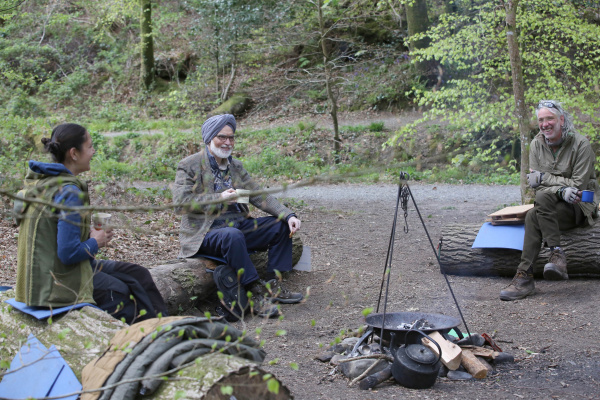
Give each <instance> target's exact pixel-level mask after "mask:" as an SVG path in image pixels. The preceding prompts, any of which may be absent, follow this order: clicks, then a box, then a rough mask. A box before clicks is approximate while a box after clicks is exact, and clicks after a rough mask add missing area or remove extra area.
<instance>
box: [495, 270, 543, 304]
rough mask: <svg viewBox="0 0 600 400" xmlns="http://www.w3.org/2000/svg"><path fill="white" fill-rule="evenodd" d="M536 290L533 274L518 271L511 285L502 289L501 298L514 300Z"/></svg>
mask: <svg viewBox="0 0 600 400" xmlns="http://www.w3.org/2000/svg"><path fill="white" fill-rule="evenodd" d="M534 290H535V282H534V281H533V274H528V273H526V272H524V271H517V274H516V275H515V277H514V278H513V280H512V282H511V283H510V285H508V286H507V287H505V288H504V289H502V290H501V291H500V300H504V301H512V300H519V299H523V298H525V297H527V296H529V295H530V294H531V293H533V291H534Z"/></svg>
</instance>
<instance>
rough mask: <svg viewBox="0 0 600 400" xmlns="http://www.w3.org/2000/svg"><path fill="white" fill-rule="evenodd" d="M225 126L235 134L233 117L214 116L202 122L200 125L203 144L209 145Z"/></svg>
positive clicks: (227, 115)
mask: <svg viewBox="0 0 600 400" xmlns="http://www.w3.org/2000/svg"><path fill="white" fill-rule="evenodd" d="M226 125H229V126H230V127H231V129H233V132H235V126H236V125H235V117H234V116H233V115H231V114H222V115H215V116H213V117H210V118H209V119H207V120H206V121H204V123H203V124H202V140H203V141H204V143H206V144H209V143H210V142H211V140H213V139H214V137H215V136H217V134H218V133H219V132H221V130H222V129H223V128H225V126H226Z"/></svg>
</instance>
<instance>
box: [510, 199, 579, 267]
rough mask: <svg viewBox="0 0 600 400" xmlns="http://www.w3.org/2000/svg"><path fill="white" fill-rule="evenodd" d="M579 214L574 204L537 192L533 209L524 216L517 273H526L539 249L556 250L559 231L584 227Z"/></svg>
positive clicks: (558, 243) (558, 242)
mask: <svg viewBox="0 0 600 400" xmlns="http://www.w3.org/2000/svg"><path fill="white" fill-rule="evenodd" d="M586 224H587V221H586V218H585V216H584V215H583V211H582V210H581V208H580V207H579V206H578V205H577V204H569V203H567V202H565V201H564V200H562V199H561V198H560V197H558V196H557V195H556V194H555V193H551V192H541V191H538V192H536V194H535V206H534V207H533V208H532V209H531V210H529V211H528V212H527V215H526V216H525V239H524V241H523V252H522V253H521V263H520V264H519V267H518V270H519V271H527V270H528V269H529V268H530V267H531V266H533V264H534V263H535V261H536V260H537V257H538V255H539V253H540V250H541V246H542V245H546V246H548V247H557V246H560V231H567V230H569V229H573V228H577V227H579V226H585V225H586Z"/></svg>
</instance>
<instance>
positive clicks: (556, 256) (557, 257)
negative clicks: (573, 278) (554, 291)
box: [544, 247, 569, 281]
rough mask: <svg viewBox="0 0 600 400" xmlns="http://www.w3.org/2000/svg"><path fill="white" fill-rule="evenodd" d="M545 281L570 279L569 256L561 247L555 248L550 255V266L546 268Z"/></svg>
mask: <svg viewBox="0 0 600 400" xmlns="http://www.w3.org/2000/svg"><path fill="white" fill-rule="evenodd" d="M544 279H546V280H548V281H561V280H566V279H569V275H568V274H567V256H565V252H564V251H562V249H561V248H560V247H555V248H554V250H552V253H550V259H549V260H548V264H546V265H545V266H544Z"/></svg>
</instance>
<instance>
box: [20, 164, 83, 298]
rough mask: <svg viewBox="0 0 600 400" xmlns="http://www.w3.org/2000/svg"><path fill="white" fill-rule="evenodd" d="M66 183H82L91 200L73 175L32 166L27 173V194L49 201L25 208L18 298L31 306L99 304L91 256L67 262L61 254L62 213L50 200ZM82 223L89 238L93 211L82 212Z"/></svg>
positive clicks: (77, 184) (21, 229)
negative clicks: (43, 171)
mask: <svg viewBox="0 0 600 400" xmlns="http://www.w3.org/2000/svg"><path fill="white" fill-rule="evenodd" d="M65 185H75V186H77V187H79V188H80V189H81V191H82V193H83V195H84V198H83V203H84V204H89V196H88V190H87V185H86V184H85V183H84V182H82V181H80V180H79V179H77V178H76V177H74V176H72V175H69V174H66V173H64V174H60V175H58V176H48V175H42V174H38V173H35V172H33V171H31V170H30V171H29V172H28V174H27V176H26V177H25V188H24V194H25V196H24V197H25V198H35V199H38V200H42V201H45V202H47V203H49V204H48V205H46V204H37V203H29V204H28V205H26V206H25V207H24V209H23V210H21V211H22V214H21V218H22V220H21V224H20V230H19V247H18V257H17V286H16V300H17V301H20V302H23V303H26V304H27V305H28V306H42V307H50V306H51V307H63V306H68V305H72V304H77V303H92V304H95V302H94V299H93V297H92V295H93V291H94V287H93V271H92V267H91V265H90V262H89V260H85V261H82V262H80V263H78V264H72V265H65V264H63V263H62V262H61V261H60V259H59V258H58V253H57V243H56V240H57V232H58V229H57V228H58V214H57V213H56V209H55V208H54V207H53V206H52V205H50V204H52V200H53V198H54V195H55V194H56V193H57V192H58V191H59V190H60V189H61V188H62V187H63V186H65ZM81 224H82V225H81V241H85V240H87V239H88V237H89V234H90V216H89V214H86V213H82V214H81Z"/></svg>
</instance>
